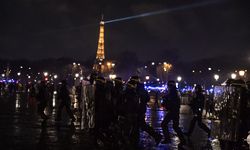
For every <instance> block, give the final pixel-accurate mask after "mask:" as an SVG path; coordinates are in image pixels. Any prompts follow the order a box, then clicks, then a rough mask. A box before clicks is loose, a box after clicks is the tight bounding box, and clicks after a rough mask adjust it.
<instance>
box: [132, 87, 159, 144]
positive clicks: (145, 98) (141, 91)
mask: <svg viewBox="0 0 250 150" xmlns="http://www.w3.org/2000/svg"><path fill="white" fill-rule="evenodd" d="M137 93H138V96H139V101H140V102H139V103H140V104H139V109H138V121H139V128H140V129H141V130H142V131H146V132H147V133H148V134H149V135H150V136H152V137H153V138H154V139H155V142H156V144H157V145H158V144H159V143H160V141H161V139H162V136H161V134H159V133H157V132H155V130H154V129H153V128H152V127H151V126H149V125H148V124H146V122H145V113H146V111H147V103H148V102H149V100H150V96H149V94H148V91H146V90H145V88H144V84H142V83H139V84H138V85H137Z"/></svg>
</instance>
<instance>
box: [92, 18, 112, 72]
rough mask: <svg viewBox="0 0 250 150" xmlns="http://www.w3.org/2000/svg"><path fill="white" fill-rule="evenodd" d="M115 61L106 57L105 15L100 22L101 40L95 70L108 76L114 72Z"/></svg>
mask: <svg viewBox="0 0 250 150" xmlns="http://www.w3.org/2000/svg"><path fill="white" fill-rule="evenodd" d="M114 65H115V64H114V63H112V61H108V60H106V59H105V50H104V20H103V15H102V19H101V22H100V30H99V40H98V46H97V52H96V58H95V63H94V66H93V70H94V71H95V72H96V73H98V74H102V75H104V76H107V75H108V74H110V73H113V68H114Z"/></svg>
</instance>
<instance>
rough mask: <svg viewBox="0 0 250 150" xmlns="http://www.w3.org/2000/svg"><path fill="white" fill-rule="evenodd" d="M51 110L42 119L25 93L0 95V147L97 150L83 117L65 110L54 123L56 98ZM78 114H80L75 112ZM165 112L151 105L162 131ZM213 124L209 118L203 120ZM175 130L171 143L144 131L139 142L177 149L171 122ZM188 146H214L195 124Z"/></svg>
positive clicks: (152, 120)
mask: <svg viewBox="0 0 250 150" xmlns="http://www.w3.org/2000/svg"><path fill="white" fill-rule="evenodd" d="M50 106H51V109H46V114H48V115H49V119H48V120H47V121H43V120H42V119H41V118H40V116H38V115H37V113H36V108H35V107H36V105H35V104H34V105H33V107H32V108H29V107H28V105H27V98H26V96H25V95H24V94H15V95H14V96H10V97H8V98H0V148H1V149H3V150H12V149H15V150H19V149H20V150H22V149H41V150H44V149H46V150H47V149H48V150H50V149H53V150H54V149H55V150H57V149H58V150H62V149H63V150H64V149H65V150H71V149H72V150H73V149H74V150H77V149H89V150H90V149H96V145H95V144H94V143H93V141H94V140H93V136H92V135H89V134H88V133H86V132H84V131H82V130H80V120H78V121H76V122H75V123H74V124H73V123H71V122H70V120H69V117H68V116H67V114H66V112H65V111H64V112H63V117H62V118H64V119H63V120H62V121H61V122H55V114H56V113H55V112H56V109H55V108H52V106H56V103H55V101H52V102H51V105H50ZM188 112H189V107H188V106H186V105H182V107H181V115H180V127H181V129H182V130H183V131H184V132H185V131H187V129H188V127H189V123H190V120H191V117H192V116H191V115H190V114H189V113H188ZM75 114H76V115H77V113H75ZM164 115H165V112H164V111H163V110H162V109H160V108H157V109H155V108H148V110H147V114H146V122H147V123H149V124H150V125H152V126H153V127H154V129H155V130H157V131H158V132H160V133H162V130H161V127H160V124H161V121H162V120H163V118H164ZM204 121H205V122H206V124H208V125H209V124H210V121H209V120H204ZM170 132H171V133H172V143H171V144H167V145H166V144H159V145H158V146H157V147H156V146H155V142H154V140H153V138H151V137H150V136H149V135H148V134H147V133H145V132H141V138H140V145H141V147H143V149H145V150H168V149H171V150H172V149H178V148H177V145H178V142H179V141H178V138H177V137H176V134H175V132H174V131H173V129H172V127H171V124H170ZM184 148H185V149H192V150H196V149H197V150H203V149H204V150H205V149H211V148H212V147H211V144H210V142H209V141H208V139H207V135H206V133H205V132H204V131H202V130H201V129H199V128H198V127H195V130H194V132H193V134H192V136H191V138H190V140H189V142H188V144H187V146H185V147H184Z"/></svg>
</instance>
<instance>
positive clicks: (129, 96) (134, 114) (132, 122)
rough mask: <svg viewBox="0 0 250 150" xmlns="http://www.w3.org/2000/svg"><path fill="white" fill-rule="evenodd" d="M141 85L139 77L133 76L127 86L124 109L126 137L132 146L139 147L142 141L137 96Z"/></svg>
mask: <svg viewBox="0 0 250 150" xmlns="http://www.w3.org/2000/svg"><path fill="white" fill-rule="evenodd" d="M138 83H139V77H137V76H132V77H131V78H130V80H129V81H128V83H127V84H126V89H125V91H124V102H125V104H124V107H125V108H126V110H125V117H126V120H127V126H126V129H125V132H126V134H127V135H126V136H127V137H129V139H130V142H131V144H132V146H134V147H137V146H138V142H139V139H140V136H139V135H140V132H139V125H138V109H139V97H138V95H137V91H136V88H137V84H138Z"/></svg>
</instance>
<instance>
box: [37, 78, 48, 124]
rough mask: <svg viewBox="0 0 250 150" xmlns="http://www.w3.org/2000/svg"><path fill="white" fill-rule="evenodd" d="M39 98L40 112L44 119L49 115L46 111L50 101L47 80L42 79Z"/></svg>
mask: <svg viewBox="0 0 250 150" xmlns="http://www.w3.org/2000/svg"><path fill="white" fill-rule="evenodd" d="M37 100H38V113H39V114H40V115H41V117H42V118H43V119H48V117H47V116H46V115H45V113H44V110H45V108H46V106H47V103H48V89H47V86H46V82H45V81H41V83H40V86H39V90H38V94H37Z"/></svg>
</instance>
